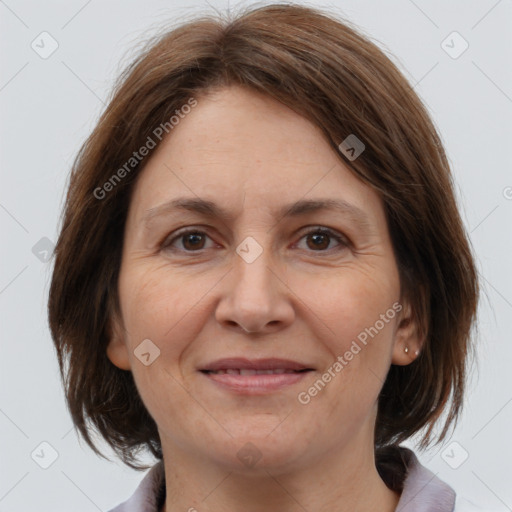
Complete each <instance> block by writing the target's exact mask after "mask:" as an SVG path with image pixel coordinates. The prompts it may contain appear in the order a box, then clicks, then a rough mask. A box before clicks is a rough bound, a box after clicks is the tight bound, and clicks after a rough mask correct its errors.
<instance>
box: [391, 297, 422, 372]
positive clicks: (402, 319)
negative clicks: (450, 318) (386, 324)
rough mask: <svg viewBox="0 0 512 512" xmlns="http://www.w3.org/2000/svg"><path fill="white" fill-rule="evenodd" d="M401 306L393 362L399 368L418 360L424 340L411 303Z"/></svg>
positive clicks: (403, 302) (404, 303)
mask: <svg viewBox="0 0 512 512" xmlns="http://www.w3.org/2000/svg"><path fill="white" fill-rule="evenodd" d="M401 304H402V310H401V311H400V312H399V314H398V315H397V327H396V331H395V342H394V347H393V355H392V360H391V362H392V364H396V365H398V366H405V365H408V364H411V363H412V362H413V361H415V360H416V359H417V357H418V356H419V354H420V352H421V349H422V347H423V342H424V340H423V339H422V337H421V336H420V329H419V325H418V320H417V317H416V315H414V313H413V311H412V308H411V306H410V304H409V302H408V301H402V302H401ZM406 350H407V351H406Z"/></svg>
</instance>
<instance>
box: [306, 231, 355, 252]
mask: <svg viewBox="0 0 512 512" xmlns="http://www.w3.org/2000/svg"><path fill="white" fill-rule="evenodd" d="M302 239H306V240H307V242H306V245H307V249H308V250H311V251H316V252H328V251H329V250H330V249H333V247H329V246H330V245H331V242H332V240H334V241H336V242H337V244H338V246H339V247H338V249H340V248H341V249H344V248H346V247H347V246H348V243H347V241H346V240H345V239H344V238H343V237H342V236H340V235H338V234H337V233H335V232H334V231H331V230H330V229H326V228H316V229H313V230H311V231H309V232H307V233H306V234H304V235H303V237H302ZM334 248H335V247H334Z"/></svg>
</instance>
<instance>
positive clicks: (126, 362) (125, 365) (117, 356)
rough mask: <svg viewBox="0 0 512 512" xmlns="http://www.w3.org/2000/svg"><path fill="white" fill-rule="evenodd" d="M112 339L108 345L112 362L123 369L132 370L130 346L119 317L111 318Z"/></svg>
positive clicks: (108, 352) (108, 355)
mask: <svg viewBox="0 0 512 512" xmlns="http://www.w3.org/2000/svg"><path fill="white" fill-rule="evenodd" d="M110 324H111V328H110V329H109V331H110V340H109V342H108V345H107V350H106V352H107V357H108V358H109V359H110V362H111V363H112V364H113V365H115V366H117V367H118V368H120V369H121V370H131V365H130V358H129V356H128V347H127V346H126V342H125V339H124V337H123V335H122V329H121V327H120V326H119V322H118V320H117V318H115V319H113V320H111V323H110Z"/></svg>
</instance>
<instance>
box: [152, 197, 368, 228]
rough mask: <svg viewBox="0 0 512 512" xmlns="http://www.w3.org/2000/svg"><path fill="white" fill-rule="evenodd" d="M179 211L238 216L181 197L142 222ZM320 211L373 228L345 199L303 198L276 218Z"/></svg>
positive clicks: (208, 216)
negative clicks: (337, 213)
mask: <svg viewBox="0 0 512 512" xmlns="http://www.w3.org/2000/svg"><path fill="white" fill-rule="evenodd" d="M179 210H184V211H190V212H193V213H197V214H199V215H202V216H204V217H207V218H220V219H222V220H224V221H226V220H229V219H233V217H234V216H233V215H232V214H230V213H229V212H228V211H227V210H225V209H224V208H223V207H221V206H219V205H217V204H215V203H214V202H212V201H208V200H206V199H201V198H197V197H178V198H176V199H173V200H171V201H168V202H166V203H163V204H161V205H158V206H155V207H154V208H150V209H148V210H146V214H145V215H144V217H143V218H142V222H143V223H144V224H146V225H147V224H149V223H150V222H151V220H153V219H154V218H156V217H160V216H162V215H165V214H169V213H172V212H174V211H179ZM319 211H336V212H339V213H342V214H343V215H345V216H347V217H349V218H350V219H352V220H353V221H354V222H355V223H356V224H357V225H358V226H359V227H360V228H362V229H365V230H368V229H370V228H371V222H370V220H369V218H368V215H367V214H366V213H365V212H364V211H363V210H361V209H360V208H358V207H357V206H355V205H353V204H351V203H349V202H347V201H345V200H343V199H330V198H329V199H322V198H320V199H302V200H299V201H296V202H294V203H290V204H288V205H284V206H282V207H281V208H279V210H277V211H276V212H275V213H274V215H275V217H276V218H278V219H281V218H284V217H299V216H301V215H304V214H306V213H315V212H319Z"/></svg>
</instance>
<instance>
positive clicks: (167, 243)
mask: <svg viewBox="0 0 512 512" xmlns="http://www.w3.org/2000/svg"><path fill="white" fill-rule="evenodd" d="M192 234H194V235H206V236H207V237H208V238H210V237H209V235H208V233H206V232H205V231H201V230H199V229H194V228H186V229H184V230H183V231H179V232H178V233H176V234H175V236H174V237H173V238H171V239H169V235H168V236H166V237H165V238H164V239H163V240H162V242H161V243H160V244H159V248H160V250H166V251H171V252H182V253H185V254H194V253H197V254H202V252H203V251H205V250H207V249H199V250H197V251H190V250H186V249H173V248H171V245H172V244H173V243H174V242H175V241H176V240H179V239H182V238H183V237H185V236H186V235H192ZM312 234H319V235H327V236H329V237H330V238H333V239H334V240H336V241H337V242H338V243H339V244H340V245H341V246H342V247H341V248H340V249H339V250H342V249H346V248H347V247H348V246H349V245H350V243H349V241H348V240H347V239H346V238H345V237H344V236H341V235H339V234H337V233H336V232H335V231H333V230H331V229H329V228H324V227H316V228H313V229H311V230H309V231H307V232H305V233H303V234H302V236H301V237H300V239H299V240H302V239H303V238H305V237H306V236H308V235H312ZM331 250H332V248H331V249H325V250H318V251H314V250H311V252H318V253H322V252H323V253H326V252H331Z"/></svg>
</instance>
